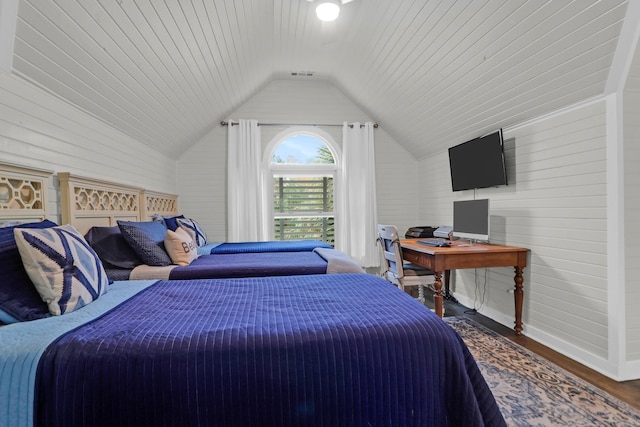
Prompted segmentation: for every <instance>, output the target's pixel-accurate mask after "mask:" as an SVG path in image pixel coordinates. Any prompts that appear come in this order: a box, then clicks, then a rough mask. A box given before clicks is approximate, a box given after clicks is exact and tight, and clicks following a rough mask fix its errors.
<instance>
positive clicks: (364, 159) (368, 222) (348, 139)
mask: <svg viewBox="0 0 640 427" xmlns="http://www.w3.org/2000/svg"><path fill="white" fill-rule="evenodd" d="M373 139H374V138H373V123H369V122H367V123H365V124H364V125H363V126H362V127H360V123H353V125H352V126H350V125H349V124H347V123H346V122H345V123H344V124H343V126H342V152H343V160H342V168H341V171H340V173H341V179H340V188H339V194H338V202H339V203H336V211H337V212H336V216H337V218H336V234H337V236H336V248H337V249H339V250H341V251H343V252H345V253H347V254H349V255H350V256H351V257H352V258H353V259H354V260H355V261H356V262H358V263H359V264H360V265H361V266H363V267H377V266H378V265H379V264H380V258H379V256H378V249H377V247H376V235H377V223H378V216H377V207H376V161H375V150H374V141H373Z"/></svg>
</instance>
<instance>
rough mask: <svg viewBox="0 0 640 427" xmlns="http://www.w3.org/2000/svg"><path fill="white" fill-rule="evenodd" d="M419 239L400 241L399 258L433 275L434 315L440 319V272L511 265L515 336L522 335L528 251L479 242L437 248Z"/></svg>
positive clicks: (441, 302)
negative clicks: (524, 274)
mask: <svg viewBox="0 0 640 427" xmlns="http://www.w3.org/2000/svg"><path fill="white" fill-rule="evenodd" d="M418 240H420V239H403V240H400V245H401V246H402V256H403V258H404V259H405V260H407V261H409V262H412V263H414V264H417V265H419V266H422V267H426V268H428V269H430V270H431V271H433V272H434V274H435V283H434V287H435V294H434V296H433V302H434V303H435V306H436V314H437V315H438V316H440V317H442V314H443V310H442V304H443V297H442V273H443V272H444V271H448V270H456V269H461V268H487V267H508V266H513V267H514V268H515V277H514V281H515V291H514V293H513V299H514V303H515V312H516V320H515V328H514V330H515V331H516V334H517V335H521V334H522V303H523V292H522V282H523V278H522V270H523V269H524V268H525V267H526V266H527V252H528V251H529V250H528V249H526V248H519V247H515V246H503V245H491V244H481V243H476V244H473V245H468V244H465V245H463V244H456V242H452V244H451V246H450V247H446V248H445V247H443V248H440V247H433V246H427V245H423V244H420V243H418ZM447 285H448V283H447ZM447 291H448V289H447Z"/></svg>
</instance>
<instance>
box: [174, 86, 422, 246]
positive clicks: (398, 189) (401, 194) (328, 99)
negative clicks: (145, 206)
mask: <svg viewBox="0 0 640 427" xmlns="http://www.w3.org/2000/svg"><path fill="white" fill-rule="evenodd" d="M230 117H231V118H233V119H257V120H258V121H259V122H263V123H297V124H312V123H324V124H340V123H342V122H343V121H348V122H355V121H358V122H365V121H370V120H371V118H369V117H368V116H367V115H366V114H365V113H364V112H363V111H362V110H361V109H359V108H358V107H357V106H356V105H355V104H354V103H353V102H351V101H350V100H349V99H348V98H347V97H346V96H345V95H344V94H343V93H342V92H340V91H339V90H338V89H336V88H335V87H334V86H333V85H332V84H331V83H329V82H327V81H321V80H320V81H319V80H312V81H304V80H276V81H273V82H272V83H270V84H269V85H268V86H266V87H265V88H264V89H263V90H262V91H260V92H259V93H258V94H256V96H254V97H253V98H251V99H250V100H249V101H247V102H246V103H245V104H244V105H243V106H241V107H240V108H239V109H238V110H237V111H235V112H233V113H232V114H231V115H230ZM284 129H286V127H281V126H263V127H261V136H262V145H263V147H266V145H267V144H268V143H269V142H270V141H271V139H272V138H273V137H274V136H275V135H277V134H278V133H280V132H282V131H283V130H284ZM321 129H322V130H323V131H325V132H327V133H329V134H330V135H331V136H332V137H333V139H334V140H335V141H336V142H338V143H339V144H340V145H341V140H342V129H341V127H321ZM226 145H227V130H226V128H223V127H218V128H216V129H214V130H213V131H212V132H210V133H209V134H208V135H207V136H205V137H204V138H203V139H202V140H200V141H199V142H198V143H197V144H196V145H195V146H193V147H192V148H191V149H190V150H188V151H187V152H185V153H184V154H183V155H182V156H181V157H180V159H179V160H178V188H179V191H178V193H179V195H180V206H181V209H182V210H183V211H184V212H185V213H186V214H188V215H192V216H193V217H195V218H198V219H199V220H200V221H201V222H202V225H203V227H204V228H205V231H206V232H207V233H208V237H209V239H210V240H225V239H226V182H227V181H226V174H227V171H226V152H227V150H226ZM375 146H376V174H377V182H376V184H377V189H378V191H377V193H378V194H377V198H378V220H379V222H387V223H392V224H396V225H397V226H398V228H399V229H400V230H401V231H402V232H404V230H406V228H407V227H409V226H411V225H415V223H416V219H417V211H418V199H419V197H420V193H419V192H418V186H417V162H416V161H415V160H414V159H413V157H411V155H410V154H409V153H408V152H407V151H406V150H405V149H403V148H402V147H401V146H400V145H399V144H398V142H397V141H395V140H394V139H393V138H391V137H390V136H389V135H388V134H387V133H386V132H385V130H384V123H382V124H380V127H379V128H378V129H376V130H375Z"/></svg>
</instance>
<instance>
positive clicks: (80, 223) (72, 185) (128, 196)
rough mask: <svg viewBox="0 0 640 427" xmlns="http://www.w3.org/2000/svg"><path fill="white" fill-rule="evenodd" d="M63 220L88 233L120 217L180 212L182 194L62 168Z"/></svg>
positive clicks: (145, 217)
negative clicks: (106, 179)
mask: <svg viewBox="0 0 640 427" xmlns="http://www.w3.org/2000/svg"><path fill="white" fill-rule="evenodd" d="M58 179H59V180H60V203H61V204H62V222H63V224H71V225H73V226H74V227H75V228H77V229H78V231H80V233H82V234H85V233H86V232H87V231H88V230H89V229H90V228H91V227H93V226H102V227H111V226H114V225H117V221H118V220H125V221H151V219H152V218H153V215H154V214H156V213H158V214H160V215H163V216H170V215H177V212H178V196H176V195H173V194H165V193H158V192H153V191H146V190H143V189H142V188H140V187H134V186H130V185H125V184H118V183H114V182H109V181H103V180H99V179H93V178H84V177H79V176H76V175H72V174H70V173H69V172H59V173H58Z"/></svg>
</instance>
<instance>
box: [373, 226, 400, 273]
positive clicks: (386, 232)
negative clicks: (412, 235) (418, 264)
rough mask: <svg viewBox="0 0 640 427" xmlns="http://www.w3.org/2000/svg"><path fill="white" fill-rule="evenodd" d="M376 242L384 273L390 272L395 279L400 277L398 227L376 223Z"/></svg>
mask: <svg viewBox="0 0 640 427" xmlns="http://www.w3.org/2000/svg"><path fill="white" fill-rule="evenodd" d="M378 244H379V246H380V254H381V258H382V260H383V267H384V269H385V272H384V275H385V276H387V275H389V274H390V275H392V276H393V277H395V278H397V279H402V278H403V277H404V270H403V268H402V263H403V260H402V247H401V246H400V237H399V236H398V228H397V227H396V226H395V225H382V224H378Z"/></svg>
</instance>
